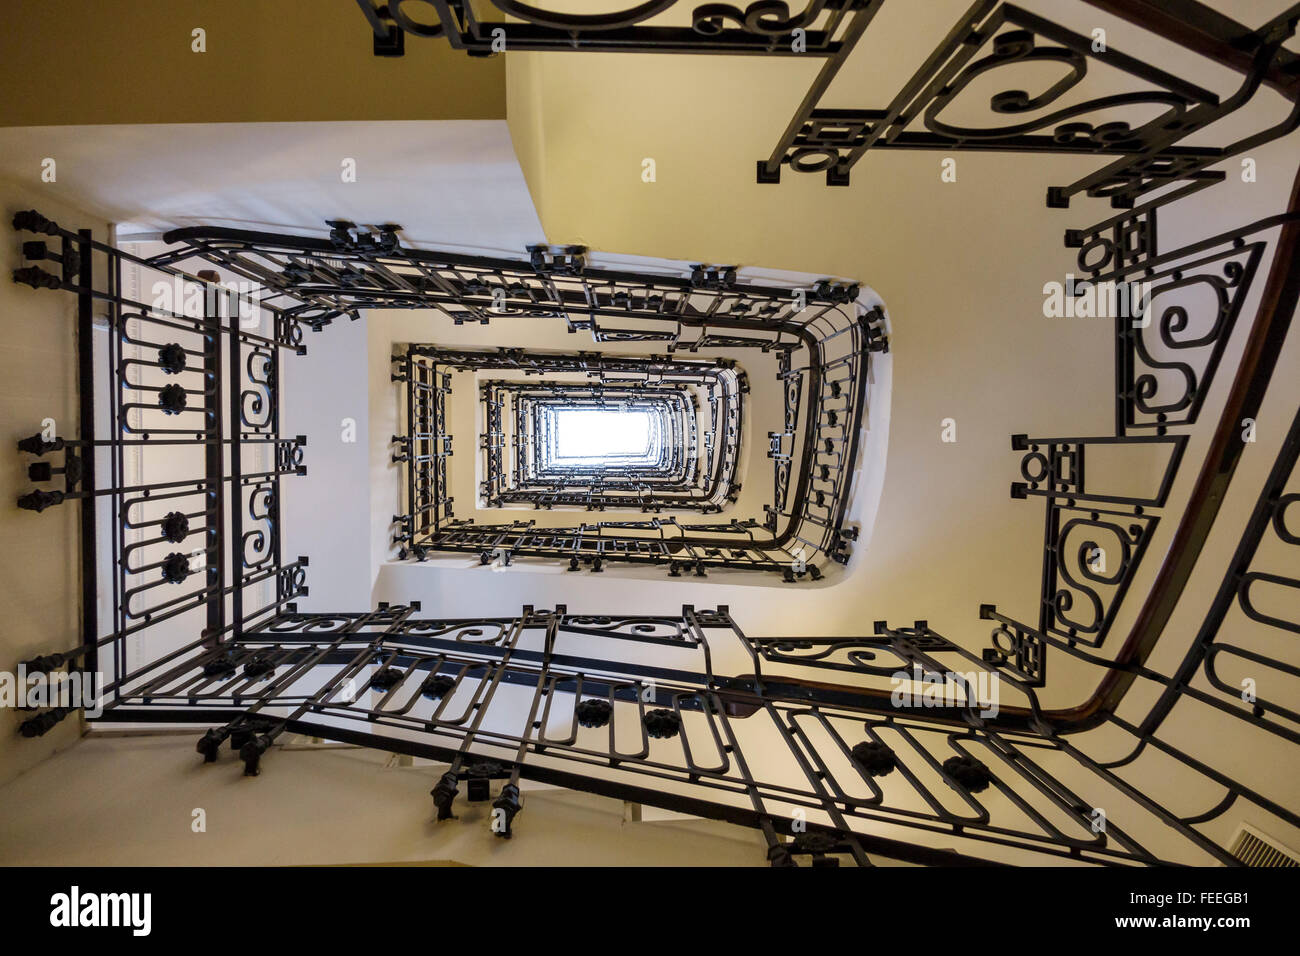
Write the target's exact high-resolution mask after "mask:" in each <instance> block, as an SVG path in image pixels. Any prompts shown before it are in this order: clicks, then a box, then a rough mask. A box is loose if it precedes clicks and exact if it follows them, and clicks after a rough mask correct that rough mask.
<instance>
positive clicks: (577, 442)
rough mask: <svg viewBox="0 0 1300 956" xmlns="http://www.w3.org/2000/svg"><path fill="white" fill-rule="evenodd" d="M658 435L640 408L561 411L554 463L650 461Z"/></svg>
mask: <svg viewBox="0 0 1300 956" xmlns="http://www.w3.org/2000/svg"><path fill="white" fill-rule="evenodd" d="M656 437H657V432H656V430H655V428H654V422H653V421H652V417H651V414H650V412H648V411H642V410H639V409H626V410H624V409H613V408H609V409H563V410H560V411H557V412H556V413H555V461H557V462H572V463H577V462H579V461H581V462H584V463H599V462H609V463H610V464H619V465H624V464H628V463H629V461H630V460H635V459H643V460H648V459H650V458H651V457H652V456H653V455H654V453H655V450H656V449H655V445H656V444H657V442H656V441H655V438H656Z"/></svg>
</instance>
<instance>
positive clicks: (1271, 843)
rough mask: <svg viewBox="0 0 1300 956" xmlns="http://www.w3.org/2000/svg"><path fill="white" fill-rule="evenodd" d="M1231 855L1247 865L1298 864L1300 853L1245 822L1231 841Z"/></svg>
mask: <svg viewBox="0 0 1300 956" xmlns="http://www.w3.org/2000/svg"><path fill="white" fill-rule="evenodd" d="M1232 855H1233V856H1235V857H1236V858H1237V859H1238V860H1240V861H1241V862H1242V863H1244V864H1246V865H1247V866H1288V867H1296V866H1300V853H1296V851H1295V850H1292V849H1290V848H1289V847H1286V846H1283V845H1282V844H1281V843H1278V842H1277V841H1276V840H1274V839H1273V838H1272V837H1269V836H1266V835H1265V834H1263V833H1260V832H1259V831H1258V830H1256V829H1255V828H1254V827H1249V826H1246V825H1245V824H1243V825H1242V827H1241V829H1240V830H1238V831H1237V838H1236V839H1235V840H1233V841H1232Z"/></svg>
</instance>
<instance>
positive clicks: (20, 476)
mask: <svg viewBox="0 0 1300 956" xmlns="http://www.w3.org/2000/svg"><path fill="white" fill-rule="evenodd" d="M33 206H35V207H38V208H39V209H40V210H41V211H42V212H43V213H44V214H45V215H46V216H49V217H50V218H52V219H55V220H56V221H57V220H60V219H62V220H63V221H64V222H67V223H68V224H69V225H72V226H75V227H79V228H91V229H93V230H94V232H95V237H96V238H97V239H100V240H103V239H105V238H106V236H107V231H108V227H107V224H106V223H104V222H102V221H98V222H97V221H95V220H94V219H92V218H90V217H89V216H87V215H86V214H84V213H81V212H79V211H77V210H74V209H71V208H69V207H68V206H67V205H66V204H65V203H63V202H61V201H59V200H58V199H56V198H53V197H52V196H51V195H50V191H49V190H40V189H32V188H27V187H22V186H17V185H14V184H12V183H9V182H5V181H0V207H2V211H3V216H4V221H3V222H2V223H0V230H2V232H3V241H2V242H0V423H3V425H2V426H0V461H2V462H3V463H2V464H0V620H3V622H4V623H3V626H0V670H2V671H7V672H10V673H13V672H14V670H15V668H16V667H17V665H18V662H19V661H21V660H27V659H28V658H31V657H35V656H36V655H38V654H50V653H53V652H55V651H66V650H71V649H72V648H74V647H77V646H78V645H80V644H81V632H80V627H81V618H80V613H79V609H80V604H81V565H80V534H81V526H80V510H79V506H78V505H77V504H76V503H65V504H62V505H58V506H55V507H53V508H50V509H48V510H46V511H45V512H44V513H42V514H37V513H36V512H33V511H23V510H21V509H19V508H18V506H17V504H16V503H15V502H16V499H17V498H18V496H19V495H21V494H25V493H27V492H28V491H31V490H33V489H34V488H38V487H40V488H45V489H46V490H49V489H52V488H58V487H61V484H60V483H58V482H54V483H49V484H42V485H36V484H33V483H32V482H31V481H29V480H28V478H27V464H28V462H31V461H36V460H37V459H35V458H33V457H31V456H29V455H25V454H20V453H19V452H18V450H17V448H16V446H15V443H16V442H17V441H18V439H20V438H26V437H28V436H29V435H32V434H34V433H35V432H37V431H40V429H41V420H42V419H44V418H53V419H54V420H55V422H56V423H57V433H58V434H59V435H60V436H61V437H67V438H75V437H76V435H77V429H78V427H79V424H78V422H79V414H78V411H79V406H78V397H77V300H76V298H75V297H74V296H71V295H68V294H67V293H64V292H55V291H51V290H48V289H32V288H30V287H28V286H20V285H17V284H16V283H14V282H13V281H12V280H11V278H10V274H11V271H12V270H13V269H15V268H19V267H21V266H23V265H25V264H26V263H25V262H24V260H23V258H22V246H21V240H20V237H19V235H18V234H17V233H14V232H13V231H12V230H11V229H10V227H9V222H10V220H11V219H12V217H13V214H14V213H15V212H19V211H21V210H24V209H30V208H32V207H33ZM32 238H33V237H32V236H31V235H27V234H24V235H23V236H22V239H32ZM46 266H47V267H48V268H50V269H51V270H53V271H57V269H58V268H59V267H58V266H57V264H54V263H46ZM61 457H62V456H60V455H57V454H56V455H54V456H47V457H46V459H45V460H47V461H50V460H53V461H56V462H57V461H59V460H61ZM28 716H30V715H29V714H24V713H21V712H19V711H16V710H13V709H11V708H7V707H6V708H0V781H4V780H8V779H10V778H12V777H13V776H15V775H16V774H18V773H21V772H22V771H23V770H25V769H27V768H29V767H31V766H33V765H35V764H36V763H38V762H40V761H41V760H43V759H45V758H46V757H48V756H50V755H51V754H53V753H56V752H58V751H60V750H62V749H64V748H66V747H68V746H70V745H71V744H72V743H73V742H75V741H76V740H77V737H78V735H79V734H80V721H79V720H78V719H77V718H76V717H75V716H73V717H70V718H68V719H67V720H65V721H63V723H61V724H59V725H58V726H57V727H56V728H55V729H54V730H53V731H51V732H50V733H49V734H47V735H45V736H44V737H40V738H36V739H32V740H28V739H25V738H22V737H20V736H19V735H18V725H19V724H20V723H22V721H23V720H24V719H26V718H27V717H28Z"/></svg>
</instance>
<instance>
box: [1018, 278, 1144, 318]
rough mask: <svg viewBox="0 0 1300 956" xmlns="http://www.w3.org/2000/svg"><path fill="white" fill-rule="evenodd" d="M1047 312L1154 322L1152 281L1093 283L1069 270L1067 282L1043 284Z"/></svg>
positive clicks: (1060, 315) (1045, 310) (1044, 308)
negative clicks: (1152, 319)
mask: <svg viewBox="0 0 1300 956" xmlns="http://www.w3.org/2000/svg"><path fill="white" fill-rule="evenodd" d="M1043 297H1044V298H1043V315H1044V316H1046V317H1047V318H1049V319H1131V320H1132V321H1133V328H1135V329H1145V328H1146V327H1147V326H1148V325H1150V324H1151V283H1149V282H1111V281H1103V282H1093V281H1091V280H1089V279H1081V278H1079V277H1077V276H1075V275H1074V274H1073V273H1066V276H1065V281H1064V282H1047V283H1044V284H1043Z"/></svg>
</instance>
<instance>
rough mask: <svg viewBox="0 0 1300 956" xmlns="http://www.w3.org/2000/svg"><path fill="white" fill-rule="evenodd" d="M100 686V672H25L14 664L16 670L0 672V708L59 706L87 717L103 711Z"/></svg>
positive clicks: (25, 670) (21, 666)
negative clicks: (81, 712)
mask: <svg viewBox="0 0 1300 956" xmlns="http://www.w3.org/2000/svg"><path fill="white" fill-rule="evenodd" d="M103 686H104V675H103V674H100V673H97V672H89V671H85V672H83V671H71V672H68V671H53V672H51V673H48V674H47V673H45V672H44V671H32V672H30V673H29V672H28V670H27V667H26V665H23V664H19V665H18V673H16V674H15V673H11V672H8V671H0V707H16V708H18V709H20V710H43V709H45V708H47V707H63V708H66V709H68V710H84V711H85V713H86V716H87V717H90V718H95V717H99V716H100V715H102V714H103V713H104V710H103V706H102V705H101V703H100V700H99V692H98V690H97V688H102V687H103Z"/></svg>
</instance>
